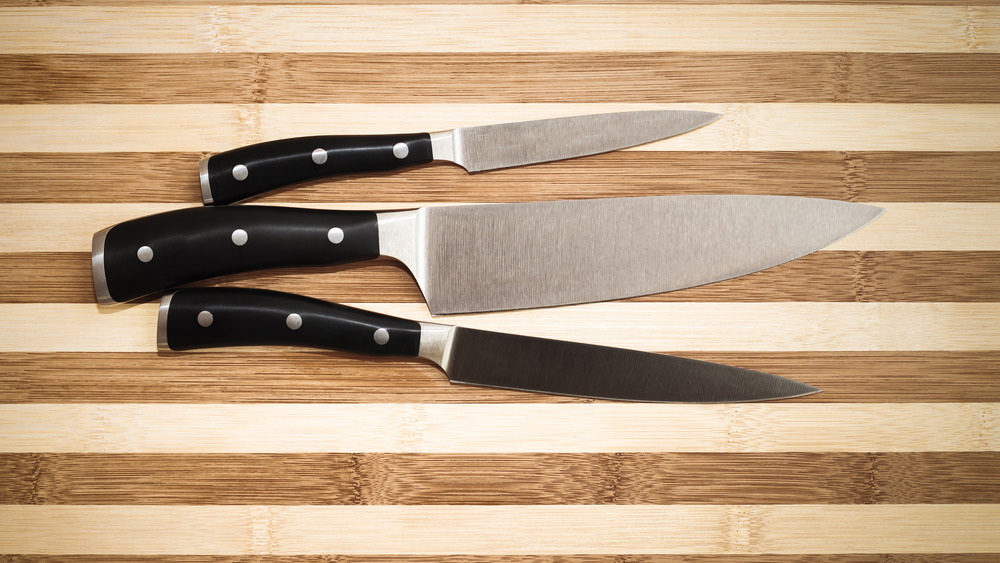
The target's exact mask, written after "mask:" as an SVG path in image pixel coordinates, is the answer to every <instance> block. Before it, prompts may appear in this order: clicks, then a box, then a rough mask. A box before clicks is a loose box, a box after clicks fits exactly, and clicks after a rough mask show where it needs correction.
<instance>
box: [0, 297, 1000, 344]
mask: <svg viewBox="0 0 1000 563" xmlns="http://www.w3.org/2000/svg"><path fill="white" fill-rule="evenodd" d="M348 305H351V306H356V307H359V308H361V309H367V310H371V311H376V312H380V313H384V314H388V315H393V316H396V317H403V318H408V319H413V320H417V321H423V322H442V321H443V322H445V323H446V324H452V325H458V326H465V327H469V328H476V329H481V330H491V331H496V332H508V333H515V334H525V335H528V336H538V337H543V338H554V339H558V340H569V341H576V342H586V343H590V344H598V345H605V346H618V347H623V348H631V349H637V350H647V351H657V350H691V351H706V350H711V351H744V350H745V351H772V352H798V351H865V350H868V351H888V350H899V351H907V350H909V351H918V350H928V351H930V350H940V351H948V350H950V351H985V350H998V349H1000V304H998V303H683V302H682V303H591V304H584V305H575V306H571V307H559V308H548V309H534V310H526V311H508V312H501V313H482V314H473V315H451V316H447V317H441V318H436V317H435V318H432V317H431V316H430V315H429V313H428V312H427V307H426V306H425V305H423V304H411V303H354V304H350V303H349V304H348ZM158 308H159V304H158V303H144V304H139V305H119V306H114V307H107V308H100V309H99V308H98V307H97V305H90V304H63V303H44V304H36V303H13V304H2V305H0V319H3V321H4V323H3V326H2V327H0V331H2V332H0V352H152V351H155V349H156V317H157V309H158ZM201 353H211V352H210V351H205V352H201ZM289 353H293V351H292V350H289ZM294 353H306V352H300V351H296V352H294Z"/></svg>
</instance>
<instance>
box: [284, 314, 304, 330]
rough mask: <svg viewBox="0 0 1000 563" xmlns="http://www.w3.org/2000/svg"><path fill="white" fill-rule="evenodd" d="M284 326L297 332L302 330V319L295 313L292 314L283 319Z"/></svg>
mask: <svg viewBox="0 0 1000 563" xmlns="http://www.w3.org/2000/svg"><path fill="white" fill-rule="evenodd" d="M285 326H287V327H288V328H290V329H292V330H299V329H300V328H302V317H300V316H299V315H298V314H296V313H292V314H291V315H288V316H287V317H285Z"/></svg>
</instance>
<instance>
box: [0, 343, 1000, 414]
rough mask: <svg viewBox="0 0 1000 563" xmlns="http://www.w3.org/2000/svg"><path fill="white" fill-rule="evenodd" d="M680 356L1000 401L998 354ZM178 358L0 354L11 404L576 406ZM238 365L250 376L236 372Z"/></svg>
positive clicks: (817, 381) (418, 372)
mask: <svg viewBox="0 0 1000 563" xmlns="http://www.w3.org/2000/svg"><path fill="white" fill-rule="evenodd" d="M673 353H675V354H677V355H680V356H684V357H690V358H695V359H699V360H705V361H711V362H719V363H723V364H729V365H738V366H741V367H745V368H749V369H757V370H761V371H766V372H768V373H774V374H777V375H781V376H784V377H789V378H792V379H795V380H798V381H804V382H807V383H810V384H811V385H814V386H816V387H819V388H821V389H823V392H822V393H819V394H815V395H810V396H808V397H803V398H799V399H796V402H820V403H828V402H830V403H836V402H852V403H909V402H946V403H950V402H983V401H989V402H998V401H1000V386H998V385H997V381H1000V353H998V352H909V353H901V352H771V353H767V352H729V353H726V352H692V351H675V352H673ZM252 357H253V361H252V362H247V361H246V358H247V353H246V352H245V351H241V350H237V351H223V350H220V351H217V352H215V353H211V354H186V355H184V354H178V355H175V356H171V357H170V358H169V360H168V361H166V360H165V358H164V357H162V356H160V355H158V354H155V353H107V352H103V353H96V354H94V353H85V352H84V353H72V352H58V353H49V354H43V353H23V352H22V353H16V352H15V353H3V354H0V365H3V366H4V369H3V370H2V371H0V402H2V403H98V402H100V403H529V402H530V403H579V402H591V400H590V399H582V398H575V397H561V396H556V395H545V394H541V393H524V392H519V391H508V390H503V389H489V388H485V387H476V386H471V385H451V384H449V383H448V382H447V379H446V378H445V377H444V375H443V374H442V373H441V371H440V370H438V369H437V368H436V367H434V366H433V365H431V364H429V363H414V362H410V361H405V360H391V361H374V360H371V359H369V358H363V357H360V356H352V355H344V354H334V353H322V352H315V353H302V352H299V353H294V354H291V355H290V354H289V353H288V352H287V351H284V350H260V351H255V352H254V353H253V356H252ZM234 365H240V366H242V367H241V369H238V370H237V369H233V367H232V366H234Z"/></svg>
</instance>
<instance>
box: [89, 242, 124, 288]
mask: <svg viewBox="0 0 1000 563" xmlns="http://www.w3.org/2000/svg"><path fill="white" fill-rule="evenodd" d="M111 229H112V227H108V228H106V229H104V230H102V231H100V232H98V233H96V234H95V235H94V238H93V241H92V242H91V247H90V264H91V268H92V269H93V273H94V295H95V296H96V297H97V303H98V304H99V305H114V304H116V303H118V302H117V301H115V300H114V299H112V298H111V292H110V291H108V277H107V274H106V273H105V271H104V241H105V239H106V238H107V236H108V231H110V230H111Z"/></svg>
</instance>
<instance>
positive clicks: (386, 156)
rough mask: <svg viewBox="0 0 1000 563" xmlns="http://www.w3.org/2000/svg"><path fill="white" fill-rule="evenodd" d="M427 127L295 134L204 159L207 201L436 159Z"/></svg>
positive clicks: (203, 185) (236, 198)
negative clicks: (401, 131) (395, 132)
mask: <svg viewBox="0 0 1000 563" xmlns="http://www.w3.org/2000/svg"><path fill="white" fill-rule="evenodd" d="M433 158H434V157H433V153H432V151H431V137H430V135H429V134H428V133H409V134H402V135H326V136H317V137H295V138H292V139H280V140H277V141H268V142H266V143H258V144H255V145H248V146H245V147H240V148H238V149H233V150H230V151H226V152H222V153H219V154H216V155H213V156H210V157H208V158H207V159H205V160H202V161H201V164H200V166H199V168H200V173H201V195H202V199H204V200H205V204H206V205H210V204H215V205H225V204H228V203H233V202H235V201H239V200H241V199H246V198H248V197H250V196H254V195H257V194H260V193H264V192H266V191H269V190H273V189H275V188H280V187H282V186H288V185H291V184H296V183H299V182H305V181H307V180H316V179H319V178H325V177H327V176H333V175H336V174H350V173H354V172H382V171H386V170H394V169H396V168H402V167H404V166H413V165H416V164H423V163H427V162H430V161H431V160H433Z"/></svg>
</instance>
